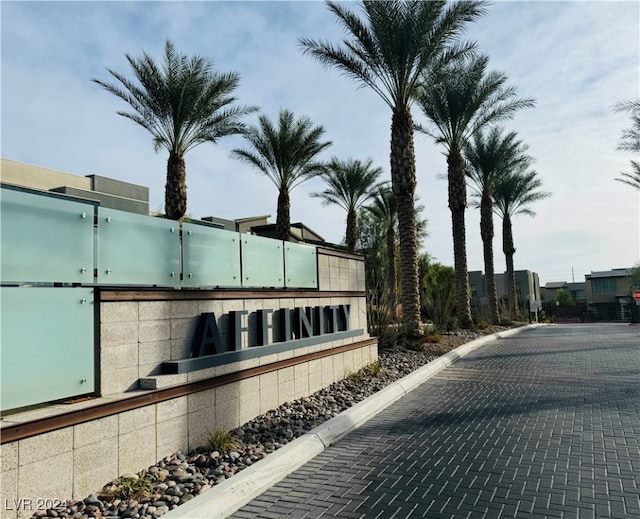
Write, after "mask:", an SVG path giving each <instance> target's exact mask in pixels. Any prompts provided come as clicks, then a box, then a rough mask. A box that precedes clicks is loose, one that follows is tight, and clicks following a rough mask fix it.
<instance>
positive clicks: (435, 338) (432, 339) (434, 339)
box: [424, 332, 442, 344]
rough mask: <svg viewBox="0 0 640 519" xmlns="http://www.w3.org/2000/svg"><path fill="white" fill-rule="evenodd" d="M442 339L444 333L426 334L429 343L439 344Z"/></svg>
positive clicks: (426, 340)
mask: <svg viewBox="0 0 640 519" xmlns="http://www.w3.org/2000/svg"><path fill="white" fill-rule="evenodd" d="M441 340H442V335H440V334H439V333H438V332H431V333H429V334H428V335H426V336H425V338H424V341H425V342H428V343H429V344H438V343H439V342H440V341H441Z"/></svg>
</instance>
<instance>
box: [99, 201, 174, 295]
mask: <svg viewBox="0 0 640 519" xmlns="http://www.w3.org/2000/svg"><path fill="white" fill-rule="evenodd" d="M98 283H99V284H101V285H155V286H171V287H173V286H179V285H180V225H179V223H178V222H177V221H174V220H166V219H164V218H154V217H152V216H144V215H139V214H134V213H128V212H125V211H118V210H116V209H103V208H98Z"/></svg>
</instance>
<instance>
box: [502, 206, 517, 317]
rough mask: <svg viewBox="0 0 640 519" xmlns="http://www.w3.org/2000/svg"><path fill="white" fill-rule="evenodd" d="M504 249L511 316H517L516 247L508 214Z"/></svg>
mask: <svg viewBox="0 0 640 519" xmlns="http://www.w3.org/2000/svg"><path fill="white" fill-rule="evenodd" d="M502 251H503V252H504V259H505V262H506V264H507V298H508V301H509V316H510V318H511V319H513V318H515V317H516V313H517V306H516V275H515V271H514V270H513V255H514V254H515V253H516V249H515V247H514V246H513V230H512V228H511V217H510V216H509V215H508V214H505V215H504V218H503V219H502Z"/></svg>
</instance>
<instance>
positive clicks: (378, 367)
mask: <svg viewBox="0 0 640 519" xmlns="http://www.w3.org/2000/svg"><path fill="white" fill-rule="evenodd" d="M365 369H366V370H367V372H368V373H369V375H371V376H372V377H379V376H381V375H382V373H383V372H384V368H383V367H382V364H380V361H377V360H376V361H375V362H372V363H371V364H369V365H368V366H367V367H366V368H365Z"/></svg>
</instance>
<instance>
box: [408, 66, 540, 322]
mask: <svg viewBox="0 0 640 519" xmlns="http://www.w3.org/2000/svg"><path fill="white" fill-rule="evenodd" d="M488 61H489V58H488V57H487V56H480V57H473V56H472V57H470V58H469V59H461V60H456V61H455V62H452V63H451V64H450V65H449V66H447V67H444V68H441V69H435V70H431V71H429V73H428V74H427V75H426V77H425V80H426V83H427V85H430V86H427V87H426V88H425V90H424V93H423V95H422V96H421V97H420V100H419V102H420V108H421V109H422V112H423V113H424V115H425V116H426V117H427V119H428V120H429V123H430V124H429V126H427V127H418V129H419V130H420V131H422V132H423V133H426V134H427V135H430V136H431V137H433V138H434V139H435V141H436V142H437V143H438V144H442V145H444V147H445V148H446V150H447V177H448V184H449V186H448V187H449V209H450V210H451V222H452V229H453V252H454V266H455V271H456V314H457V316H458V321H459V324H460V326H462V327H463V328H470V327H471V326H472V324H473V321H472V319H471V306H470V304H469V300H470V296H471V293H470V290H469V275H468V272H467V247H466V243H465V239H466V229H465V217H464V212H465V209H466V207H467V193H466V179H465V163H464V159H463V157H462V149H463V147H464V145H465V144H466V143H467V142H468V141H469V140H470V139H471V138H472V137H473V136H474V135H475V134H476V133H477V132H478V131H480V129H481V128H483V127H484V126H485V125H487V124H489V123H494V122H497V121H501V120H504V119H509V118H511V117H513V115H514V114H515V112H516V111H517V110H519V109H521V108H527V107H531V106H533V104H534V101H533V100H532V99H521V98H518V97H516V95H517V94H516V91H515V89H514V88H507V87H505V82H506V80H507V78H506V76H505V75H504V74H503V73H501V72H487V63H488Z"/></svg>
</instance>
